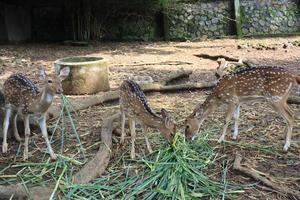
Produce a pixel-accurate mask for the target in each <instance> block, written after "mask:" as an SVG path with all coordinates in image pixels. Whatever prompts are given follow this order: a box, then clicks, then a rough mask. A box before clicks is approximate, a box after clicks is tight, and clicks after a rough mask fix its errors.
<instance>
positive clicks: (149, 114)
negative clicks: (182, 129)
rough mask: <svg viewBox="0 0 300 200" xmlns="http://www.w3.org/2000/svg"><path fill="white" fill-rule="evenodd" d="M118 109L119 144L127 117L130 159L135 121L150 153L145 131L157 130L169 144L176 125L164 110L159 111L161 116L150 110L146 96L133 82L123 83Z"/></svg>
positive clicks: (122, 137)
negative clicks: (119, 118) (119, 125)
mask: <svg viewBox="0 0 300 200" xmlns="http://www.w3.org/2000/svg"><path fill="white" fill-rule="evenodd" d="M120 109H121V118H122V119H121V123H122V133H121V143H123V142H124V137H125V130H124V129H125V117H126V116H127V117H128V121H129V128H130V134H131V154H130V155H131V158H134V157H135V147H134V143H135V138H136V133H135V124H136V121H138V122H140V124H141V125H142V130H143V133H144V137H145V141H146V145H147V149H148V151H149V152H150V153H151V152H152V148H151V145H150V143H149V140H148V137H147V133H146V132H147V129H148V127H150V128H158V129H159V130H160V131H161V133H162V135H163V136H164V138H165V139H166V140H167V141H168V142H169V143H171V142H172V138H173V134H174V133H175V131H176V124H175V123H174V122H173V120H172V119H171V118H170V115H169V113H168V112H167V111H166V110H165V109H161V115H158V114H156V113H154V112H153V111H152V109H151V108H150V106H149V104H148V102H147V99H146V96H145V94H144V93H143V91H142V90H141V88H140V86H139V85H138V84H137V83H136V82H134V81H133V80H125V81H123V83H122V85H121V87H120Z"/></svg>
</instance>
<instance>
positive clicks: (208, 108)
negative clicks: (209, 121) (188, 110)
mask: <svg viewBox="0 0 300 200" xmlns="http://www.w3.org/2000/svg"><path fill="white" fill-rule="evenodd" d="M217 105H218V101H217V99H216V98H215V97H214V95H213V94H212V95H210V96H209V97H207V98H206V100H205V101H204V102H203V103H202V104H199V105H198V106H197V107H196V108H195V110H194V112H193V113H192V115H193V116H194V117H195V118H197V119H199V120H204V119H205V118H206V117H207V116H208V115H209V114H210V113H212V112H213V111H214V110H215V108H216V107H217Z"/></svg>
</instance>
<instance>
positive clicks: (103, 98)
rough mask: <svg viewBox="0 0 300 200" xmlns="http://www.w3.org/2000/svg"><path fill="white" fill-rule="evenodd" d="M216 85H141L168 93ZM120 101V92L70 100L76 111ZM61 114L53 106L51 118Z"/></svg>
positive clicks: (146, 88) (144, 89) (146, 90)
mask: <svg viewBox="0 0 300 200" xmlns="http://www.w3.org/2000/svg"><path fill="white" fill-rule="evenodd" d="M215 85H216V82H215V81H213V82H203V83H186V84H178V85H161V84H145V85H141V88H142V90H143V91H144V92H167V91H179V90H195V89H204V88H211V87H214V86H215ZM118 99H119V90H115V91H108V92H103V93H98V94H96V95H91V96H88V97H86V98H84V99H70V103H71V104H72V105H73V108H74V111H77V110H82V109H86V108H88V107H90V106H94V105H99V104H101V103H104V102H109V101H115V100H118ZM59 113H60V107H59V105H58V106H52V107H51V108H50V110H49V116H50V117H54V118H55V117H57V116H58V115H59Z"/></svg>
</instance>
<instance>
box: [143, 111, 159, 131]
mask: <svg viewBox="0 0 300 200" xmlns="http://www.w3.org/2000/svg"><path fill="white" fill-rule="evenodd" d="M143 123H144V124H145V125H147V126H149V127H156V128H158V129H162V128H163V127H164V121H163V118H162V117H160V116H158V115H155V114H153V113H146V114H145V115H144V116H143Z"/></svg>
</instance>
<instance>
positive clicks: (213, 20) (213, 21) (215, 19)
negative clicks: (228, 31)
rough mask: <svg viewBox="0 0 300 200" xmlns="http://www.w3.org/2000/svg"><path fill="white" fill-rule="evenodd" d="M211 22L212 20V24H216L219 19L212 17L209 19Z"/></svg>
mask: <svg viewBox="0 0 300 200" xmlns="http://www.w3.org/2000/svg"><path fill="white" fill-rule="evenodd" d="M211 22H212V23H213V24H217V23H218V22H219V19H218V18H213V19H212V20H211Z"/></svg>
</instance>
